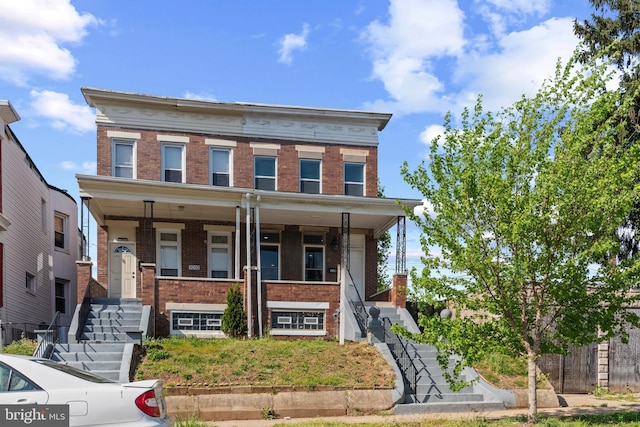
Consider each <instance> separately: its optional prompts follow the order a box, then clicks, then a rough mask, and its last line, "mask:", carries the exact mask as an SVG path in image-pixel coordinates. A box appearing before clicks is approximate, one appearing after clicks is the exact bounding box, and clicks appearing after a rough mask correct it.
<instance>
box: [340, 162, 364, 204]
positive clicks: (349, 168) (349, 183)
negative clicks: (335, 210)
mask: <svg viewBox="0 0 640 427" xmlns="http://www.w3.org/2000/svg"><path fill="white" fill-rule="evenodd" d="M344 194H346V195H348V196H364V164H362V163H345V164H344Z"/></svg>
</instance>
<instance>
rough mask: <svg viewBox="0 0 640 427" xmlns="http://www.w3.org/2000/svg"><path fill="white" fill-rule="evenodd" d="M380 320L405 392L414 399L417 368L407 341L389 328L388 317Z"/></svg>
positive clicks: (385, 340)
mask: <svg viewBox="0 0 640 427" xmlns="http://www.w3.org/2000/svg"><path fill="white" fill-rule="evenodd" d="M382 322H383V323H384V342H385V343H387V345H388V346H389V350H390V351H391V354H392V355H393V358H394V359H395V361H396V363H397V364H398V367H399V368H400V372H402V377H403V379H404V383H405V384H406V388H405V393H407V391H408V392H409V393H408V394H411V395H412V396H413V397H414V399H415V397H416V393H417V377H418V369H417V368H416V365H415V364H414V363H413V358H412V357H411V356H410V355H409V351H408V350H407V345H406V343H407V342H406V341H404V340H403V339H402V338H400V336H398V334H396V333H395V332H393V331H392V330H391V325H392V323H391V320H389V318H388V317H383V318H382Z"/></svg>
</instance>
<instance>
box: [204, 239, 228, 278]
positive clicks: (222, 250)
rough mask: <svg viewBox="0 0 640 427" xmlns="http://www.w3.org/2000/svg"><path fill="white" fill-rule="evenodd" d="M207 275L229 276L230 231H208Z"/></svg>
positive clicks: (215, 276)
mask: <svg viewBox="0 0 640 427" xmlns="http://www.w3.org/2000/svg"><path fill="white" fill-rule="evenodd" d="M209 277H211V278H214V279H228V278H229V277H231V233H222V232H214V231H211V232H209Z"/></svg>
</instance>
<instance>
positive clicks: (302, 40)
mask: <svg viewBox="0 0 640 427" xmlns="http://www.w3.org/2000/svg"><path fill="white" fill-rule="evenodd" d="M308 36H309V24H304V25H303V26H302V33H300V34H293V33H291V34H287V35H285V36H284V37H282V38H281V39H280V49H278V53H279V54H280V58H279V59H278V62H282V63H283V64H291V62H292V60H293V58H292V54H293V52H294V51H296V50H304V49H306V47H307V37H308Z"/></svg>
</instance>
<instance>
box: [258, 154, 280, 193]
mask: <svg viewBox="0 0 640 427" xmlns="http://www.w3.org/2000/svg"><path fill="white" fill-rule="evenodd" d="M254 177H255V182H254V188H256V189H259V190H271V191H274V190H275V189H276V158H275V157H255V159H254Z"/></svg>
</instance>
